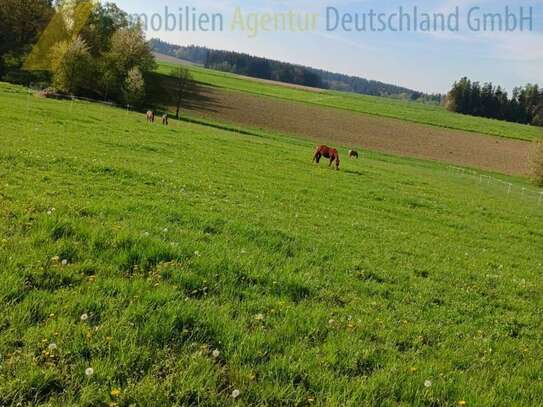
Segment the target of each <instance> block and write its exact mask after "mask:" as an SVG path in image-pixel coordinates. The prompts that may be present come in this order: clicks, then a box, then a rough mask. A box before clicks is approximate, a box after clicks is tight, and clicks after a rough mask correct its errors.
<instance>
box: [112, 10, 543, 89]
mask: <svg viewBox="0 0 543 407" xmlns="http://www.w3.org/2000/svg"><path fill="white" fill-rule="evenodd" d="M115 2H116V3H117V4H118V5H119V6H120V7H121V8H123V9H124V10H126V11H127V12H129V13H146V14H148V15H152V14H153V13H159V14H162V15H164V9H165V7H166V6H167V7H168V8H169V9H170V11H174V12H176V13H177V10H178V9H179V8H184V7H186V6H190V7H194V8H196V9H197V12H199V13H204V12H208V13H219V12H220V13H223V14H224V16H225V17H224V18H225V25H226V27H225V31H224V32H208V33H204V32H186V31H184V32H179V31H176V32H165V31H164V30H161V31H158V32H156V31H149V32H148V33H147V35H148V37H149V38H151V37H158V38H161V39H163V40H165V41H169V42H172V43H176V44H180V45H189V44H195V45H204V46H208V47H211V48H218V49H226V50H233V51H240V52H247V53H250V54H253V55H258V56H263V57H269V58H273V59H279V60H283V61H288V62H293V63H299V64H303V65H308V66H313V67H317V68H323V69H326V70H330V71H333V72H341V73H346V74H352V75H357V76H362V77H365V78H368V79H375V80H380V81H383V82H387V83H393V84H398V85H402V86H406V87H410V88H413V89H417V90H422V91H425V92H446V91H447V90H448V89H449V88H450V86H451V84H452V83H453V82H454V81H455V80H457V79H459V78H460V77H462V76H468V77H470V78H472V79H474V80H479V81H492V82H494V83H496V84H501V85H502V86H504V87H506V88H507V89H508V90H511V89H512V88H513V87H514V86H517V85H523V84H526V83H528V82H530V83H540V84H543V83H541V82H542V78H543V76H542V74H543V4H542V2H541V1H540V0H531V2H530V1H528V2H518V1H516V0H515V1H513V0H511V1H510V2H508V1H502V0H494V1H490V0H479V1H473V0H437V1H428V0H420V1H418V2H417V1H413V0H406V1H397V0H393V1H386V2H385V1H383V0H380V1H376V0H366V1H357V2H354V1H342V0H336V1H333V0H330V1H320V0H314V1H310V0H290V1H289V0H268V1H255V0H252V1H249V0H192V1H190V0H187V1H172V0H156V1H153V2H149V1H148V0H116V1H115ZM506 5H509V6H510V8H511V10H512V11H513V12H515V13H516V14H518V10H519V7H520V6H524V7H525V8H526V10H527V8H528V7H533V13H534V27H533V28H534V30H533V31H532V32H529V31H525V32H519V31H516V32H479V33H476V32H472V31H470V30H468V29H467V27H466V25H467V24H466V22H467V15H466V14H467V12H468V11H469V10H470V8H471V7H481V9H482V10H481V13H482V12H502V13H503V12H504V9H505V6H506ZM400 6H402V7H403V8H404V9H405V10H411V9H412V8H413V6H417V7H418V9H419V10H420V12H428V13H435V12H445V13H449V12H453V11H454V10H455V7H456V6H458V7H460V14H461V18H460V21H461V27H460V28H461V29H460V31H459V32H444V33H443V32H433V33H422V32H417V33H414V32H401V33H400V32H390V31H387V32H379V33H371V32H345V31H343V30H339V31H334V32H328V31H326V8H327V7H335V8H337V9H338V10H340V11H341V12H342V13H358V14H361V13H368V12H369V10H370V9H373V10H375V12H378V13H389V14H390V13H392V12H395V11H396V10H397V9H398V8H399V7H400ZM237 7H240V8H241V10H242V12H243V13H244V15H247V14H248V13H251V12H257V13H270V12H288V11H290V10H293V11H296V12H300V13H319V14H320V17H319V20H318V21H319V23H318V29H317V30H316V31H314V32H309V33H285V32H267V33H260V34H259V35H258V36H256V37H255V38H249V36H248V34H247V33H243V32H240V31H236V32H230V30H229V24H230V22H231V19H232V17H233V15H234V12H235V10H236V8H237ZM474 15H476V16H477V15H479V13H476V14H474Z"/></svg>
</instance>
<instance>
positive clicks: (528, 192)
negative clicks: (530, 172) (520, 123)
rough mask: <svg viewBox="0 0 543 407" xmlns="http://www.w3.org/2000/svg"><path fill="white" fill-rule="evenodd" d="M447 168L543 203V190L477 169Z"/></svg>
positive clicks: (476, 180)
mask: <svg viewBox="0 0 543 407" xmlns="http://www.w3.org/2000/svg"><path fill="white" fill-rule="evenodd" d="M449 170H450V171H451V172H453V173H455V174H457V175H460V176H464V177H469V178H470V179H473V181H475V182H478V183H479V184H481V185H494V186H498V187H500V189H501V190H502V191H503V192H504V193H505V194H506V195H513V194H516V195H519V196H521V197H524V198H529V199H533V200H535V201H536V202H537V203H538V204H539V205H543V191H539V190H535V189H532V188H526V187H523V186H520V185H515V184H514V183H512V182H507V181H503V180H501V179H499V178H495V177H492V176H490V175H486V174H481V173H478V172H477V171H473V170H470V169H467V168H462V167H455V166H449Z"/></svg>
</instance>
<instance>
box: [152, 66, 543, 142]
mask: <svg viewBox="0 0 543 407" xmlns="http://www.w3.org/2000/svg"><path fill="white" fill-rule="evenodd" d="M174 66H175V64H173V63H171V62H164V61H160V62H159V66H158V70H157V71H158V72H159V73H162V74H166V75H168V74H169V73H170V72H171V70H172V68H173V67H174ZM187 67H188V68H189V70H190V71H191V72H192V75H193V77H194V79H195V80H197V81H199V82H200V83H202V84H205V85H208V86H214V87H219V88H223V89H226V90H231V91H241V92H246V93H252V94H256V95H259V96H270V97H276V98H281V99H286V100H291V101H296V102H304V103H310V104H315V105H319V106H324V107H333V108H337V109H342V110H348V111H353V112H358V113H365V114H371V115H375V116H382V117H390V118H394V119H400V120H406V121H410V122H415V123H422V124H429V125H432V126H438V127H445V128H450V129H455V130H463V131H469V132H476V133H481V134H488V135H492V136H499V137H506V138H512V139H519V140H527V141H532V140H538V139H541V138H543V129H542V128H540V127H533V126H525V125H520V124H516V123H508V122H504V121H499V120H492V119H485V118H480V117H473V116H466V115H461V114H456V113H451V112H448V111H447V110H446V109H445V108H443V107H441V106H434V105H427V104H422V103H413V102H406V101H401V100H396V99H391V98H381V97H374V96H364V95H357V94H353V93H342V92H333V91H325V90H322V91H319V92H312V91H307V90H302V89H295V88H289V87H285V86H280V85H273V84H269V83H263V82H259V81H255V80H247V79H246V78H244V77H241V76H237V75H233V74H230V73H224V72H218V71H213V70H209V69H205V68H202V67H198V66H187Z"/></svg>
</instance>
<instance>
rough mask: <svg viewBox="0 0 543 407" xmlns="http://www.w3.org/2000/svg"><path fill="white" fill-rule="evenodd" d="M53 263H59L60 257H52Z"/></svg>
mask: <svg viewBox="0 0 543 407" xmlns="http://www.w3.org/2000/svg"><path fill="white" fill-rule="evenodd" d="M51 261H52V262H53V263H58V262H59V261H60V257H58V256H54V257H51Z"/></svg>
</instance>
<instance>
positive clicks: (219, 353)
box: [213, 349, 221, 359]
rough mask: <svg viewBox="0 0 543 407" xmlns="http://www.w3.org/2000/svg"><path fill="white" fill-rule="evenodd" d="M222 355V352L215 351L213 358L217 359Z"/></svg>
mask: <svg viewBox="0 0 543 407" xmlns="http://www.w3.org/2000/svg"><path fill="white" fill-rule="evenodd" d="M220 355H221V352H220V351H219V350H218V349H215V350H214V351H213V357H214V358H215V359H217V358H218V357H219V356H220Z"/></svg>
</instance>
